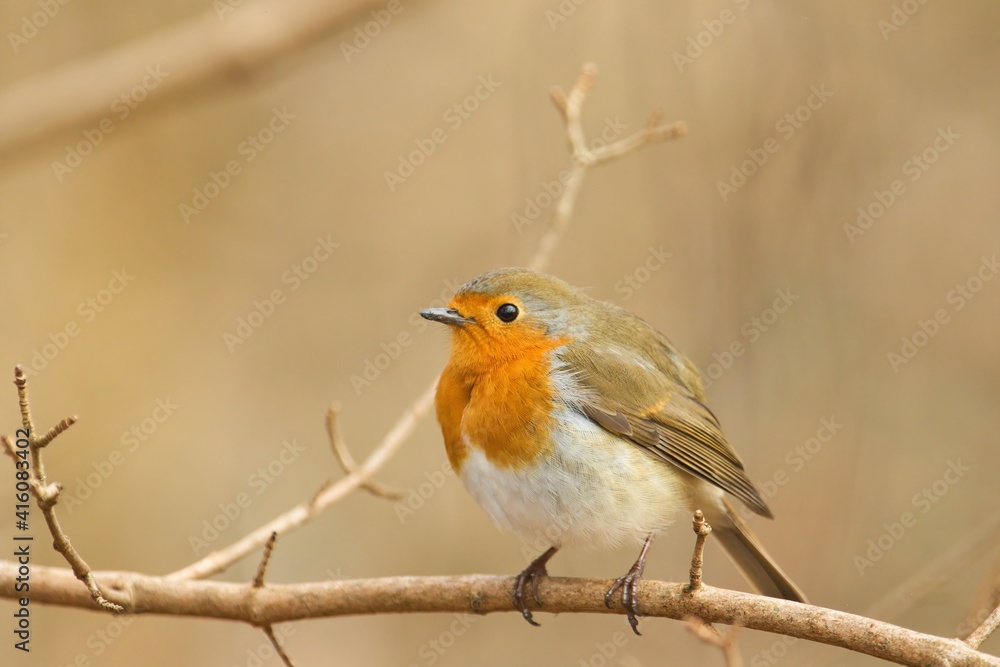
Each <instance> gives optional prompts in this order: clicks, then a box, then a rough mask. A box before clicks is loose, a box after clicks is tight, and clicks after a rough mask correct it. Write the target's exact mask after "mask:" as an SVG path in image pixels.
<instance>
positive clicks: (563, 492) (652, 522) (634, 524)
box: [460, 409, 688, 550]
mask: <svg viewBox="0 0 1000 667" xmlns="http://www.w3.org/2000/svg"><path fill="white" fill-rule="evenodd" d="M556 420H557V422H558V423H559V427H557V428H555V429H553V437H554V441H555V452H554V456H552V457H551V458H548V459H546V460H544V461H541V462H540V463H539V464H537V465H534V466H532V467H528V468H525V469H523V470H513V469H504V468H498V467H495V466H494V465H493V464H492V463H490V462H489V460H487V458H486V455H485V454H484V453H483V452H482V450H481V449H479V448H478V447H476V446H475V443H471V442H469V443H466V444H467V445H468V446H469V450H470V451H469V454H468V457H467V458H466V459H465V461H464V462H463V464H462V471H461V475H460V476H461V478H462V482H463V483H464V484H465V488H466V489H468V491H469V493H471V494H472V496H473V497H474V498H475V499H476V501H477V502H478V503H479V504H480V505H481V506H482V507H483V509H484V510H486V513H487V514H489V515H490V517H491V518H492V519H493V522H494V523H495V524H496V525H497V526H498V527H499V528H501V529H504V530H510V531H512V532H514V533H516V534H517V535H518V536H519V537H520V538H521V539H522V540H524V541H525V542H527V543H528V544H530V545H531V546H532V547H534V548H536V549H539V550H541V549H545V548H548V547H549V546H559V547H562V546H586V547H601V548H609V547H615V546H618V545H620V544H623V543H630V542H637V543H638V542H641V541H642V540H643V539H644V538H645V536H646V535H647V534H649V533H651V532H657V531H662V530H663V529H664V528H666V527H667V526H668V525H669V524H670V523H671V522H672V517H673V515H674V513H675V512H677V511H678V510H683V509H686V506H687V504H688V501H687V496H686V494H685V493H684V490H683V488H682V487H681V479H680V475H681V474H682V473H680V472H678V471H676V470H674V469H672V468H671V467H670V466H669V464H667V463H664V462H663V461H659V460H657V459H655V458H653V457H652V456H651V455H649V454H647V453H646V452H644V451H643V450H642V449H641V448H640V447H639V446H637V445H632V444H631V443H627V442H623V441H621V440H618V439H616V438H615V436H613V435H611V434H610V433H608V432H607V431H605V430H604V429H602V428H601V427H599V426H597V425H596V424H594V423H593V422H592V421H590V420H589V419H587V418H586V417H585V416H583V415H580V414H578V413H576V412H573V411H571V410H567V409H563V410H561V411H560V412H559V413H557V415H556ZM567 427H570V428H567ZM570 429H571V430H570ZM570 433H573V436H572V437H570ZM615 440H617V442H615Z"/></svg>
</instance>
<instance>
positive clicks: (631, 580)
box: [604, 533, 653, 635]
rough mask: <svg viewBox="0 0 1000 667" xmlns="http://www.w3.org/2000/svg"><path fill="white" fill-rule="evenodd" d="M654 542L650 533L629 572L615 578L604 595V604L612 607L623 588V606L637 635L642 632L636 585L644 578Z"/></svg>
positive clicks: (609, 607)
mask: <svg viewBox="0 0 1000 667" xmlns="http://www.w3.org/2000/svg"><path fill="white" fill-rule="evenodd" d="M652 543H653V533H650V534H649V535H648V536H647V537H646V541H645V542H644V543H643V545H642V551H640V552H639V558H638V559H637V560H636V561H635V563H634V564H633V565H632V567H631V568H629V571H628V572H626V573H625V574H623V575H622V576H620V577H618V578H617V579H615V584H614V586H612V587H611V589H610V590H608V592H607V594H606V595H605V596H604V604H605V605H607V607H608V609H611V600H613V599H614V595H615V591H617V590H618V589H619V588H620V589H622V606H623V607H625V613H626V614H627V615H628V624H629V625H631V626H632V632H634V633H635V634H637V635H641V634H642V633H640V632H639V620H638V619H637V618H636V616H638V615H639V600H638V598H637V597H636V590H635V585H636V584H637V583H639V580H640V579H642V571H643V570H644V569H646V554H647V553H648V552H649V545H650V544H652Z"/></svg>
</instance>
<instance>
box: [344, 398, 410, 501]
mask: <svg viewBox="0 0 1000 667" xmlns="http://www.w3.org/2000/svg"><path fill="white" fill-rule="evenodd" d="M339 417H340V403H336V402H334V403H331V404H330V407H329V409H327V411H326V433H327V435H328V436H329V438H330V449H332V450H333V455H334V456H335V457H337V462H338V463H340V467H341V468H343V470H344V472H345V473H346V474H348V475H353V474H354V473H356V472H357V471H358V464H357V463H355V461H354V457H353V456H351V452H350V450H349V449H347V443H346V442H344V436H343V434H342V433H341V432H340V419H339ZM361 486H362V487H363V488H365V489H367V490H368V491H370V492H372V493H373V494H375V495H376V496H381V497H382V498H388V499H389V500H398V499H400V498H402V497H403V492H402V491H399V490H397V489H393V488H392V487H389V486H386V485H384V484H381V483H379V482H377V481H375V480H374V479H367V480H365V481H364V482H363V483H362V484H361Z"/></svg>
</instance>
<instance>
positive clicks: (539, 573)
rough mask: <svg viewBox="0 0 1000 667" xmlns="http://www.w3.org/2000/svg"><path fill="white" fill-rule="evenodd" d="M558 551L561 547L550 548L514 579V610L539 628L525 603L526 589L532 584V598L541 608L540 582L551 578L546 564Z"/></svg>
mask: <svg viewBox="0 0 1000 667" xmlns="http://www.w3.org/2000/svg"><path fill="white" fill-rule="evenodd" d="M557 551H559V547H549V549H548V551H546V552H545V553H543V554H542V555H541V556H539V557H538V558H536V559H535V560H533V561H531V564H530V565H529V566H528V567H526V568H524V571H523V572H521V574H519V575H517V578H515V579H514V608H515V609H517V610H518V611H520V612H521V616H524V620H526V621H527V622H528V623H531V624H532V625H534V626H537V625H538V623H536V622H535V621H534V619H532V618H531V610H530V609H528V605H527V603H526V602H525V601H524V589H525V588H527V585H528V583H529V582H530V584H531V597H532V598H534V600H535V604H536V605H538V606H539V607H541V606H542V603H541V602H540V601H539V599H538V582H539V581H540V580H541V578H542V577H547V576H549V573H548V570H546V569H545V564H546V563H548V562H549V559H550V558H552V557H553V556H555V555H556V552H557Z"/></svg>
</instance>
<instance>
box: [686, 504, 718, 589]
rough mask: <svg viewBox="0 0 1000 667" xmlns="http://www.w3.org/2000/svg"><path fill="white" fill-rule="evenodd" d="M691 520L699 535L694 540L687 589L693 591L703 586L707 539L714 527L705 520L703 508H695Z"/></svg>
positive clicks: (695, 532)
mask: <svg viewBox="0 0 1000 667" xmlns="http://www.w3.org/2000/svg"><path fill="white" fill-rule="evenodd" d="M691 522H692V525H693V528H694V534H695V535H697V537H696V538H695V541H694V553H693V554H691V581H690V582H689V583H688V587H687V590H688V592H690V593H693V592H694V591H696V590H698V589H699V588H701V586H702V583H701V568H702V565H704V563H705V540H707V539H708V534H709V533H711V532H712V527H711V526H710V525H708V522H707V521H705V515H704V514H702V512H701V510H695V512H694V518H693V519H692V521H691Z"/></svg>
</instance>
